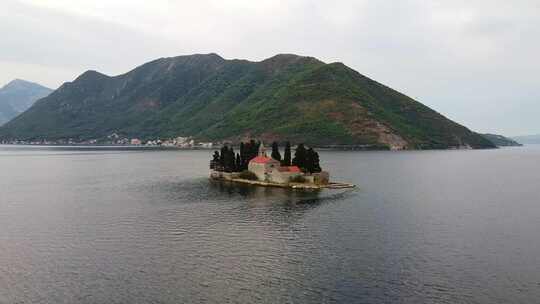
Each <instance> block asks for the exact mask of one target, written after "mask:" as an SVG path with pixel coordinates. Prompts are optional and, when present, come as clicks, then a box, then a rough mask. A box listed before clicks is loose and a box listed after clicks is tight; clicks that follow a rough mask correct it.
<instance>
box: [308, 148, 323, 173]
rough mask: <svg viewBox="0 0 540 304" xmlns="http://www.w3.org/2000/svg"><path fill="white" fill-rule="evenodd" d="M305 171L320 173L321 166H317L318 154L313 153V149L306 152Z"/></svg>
mask: <svg viewBox="0 0 540 304" xmlns="http://www.w3.org/2000/svg"><path fill="white" fill-rule="evenodd" d="M305 170H306V172H308V173H318V172H321V166H320V164H319V153H317V152H315V150H313V148H309V149H308V150H307V151H306V163H305Z"/></svg>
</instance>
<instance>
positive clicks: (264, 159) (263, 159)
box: [249, 156, 272, 164]
mask: <svg viewBox="0 0 540 304" xmlns="http://www.w3.org/2000/svg"><path fill="white" fill-rule="evenodd" d="M271 160H272V159H271V158H270V157H266V156H257V157H255V158H252V159H251V160H250V161H249V162H250V163H251V162H254V163H257V164H266V163H267V162H269V161H271Z"/></svg>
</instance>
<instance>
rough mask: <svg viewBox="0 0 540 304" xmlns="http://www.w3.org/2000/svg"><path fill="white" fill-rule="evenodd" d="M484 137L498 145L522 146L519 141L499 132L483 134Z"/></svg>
mask: <svg viewBox="0 0 540 304" xmlns="http://www.w3.org/2000/svg"><path fill="white" fill-rule="evenodd" d="M482 136H483V137H484V138H486V139H487V140H489V141H491V142H492V143H493V144H494V145H496V146H497V147H519V146H522V144H520V143H519V142H517V141H515V140H513V139H511V138H508V137H505V136H502V135H498V134H489V133H486V134H482Z"/></svg>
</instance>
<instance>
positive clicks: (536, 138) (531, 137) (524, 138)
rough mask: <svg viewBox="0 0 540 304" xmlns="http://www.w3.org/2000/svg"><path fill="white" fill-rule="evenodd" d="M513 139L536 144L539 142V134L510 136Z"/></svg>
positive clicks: (527, 143) (526, 143)
mask: <svg viewBox="0 0 540 304" xmlns="http://www.w3.org/2000/svg"><path fill="white" fill-rule="evenodd" d="M512 138H513V139H514V140H515V141H517V142H519V143H521V144H525V145H531V144H532V145H537V144H540V134H537V135H524V136H514V137H512Z"/></svg>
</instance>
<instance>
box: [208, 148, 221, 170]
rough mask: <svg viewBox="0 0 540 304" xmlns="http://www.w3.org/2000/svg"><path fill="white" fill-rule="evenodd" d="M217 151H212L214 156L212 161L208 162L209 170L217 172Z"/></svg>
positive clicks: (218, 157)
mask: <svg viewBox="0 0 540 304" xmlns="http://www.w3.org/2000/svg"><path fill="white" fill-rule="evenodd" d="M219 159H220V156H219V151H214V155H213V156H212V161H211V162H210V169H213V170H216V171H219Z"/></svg>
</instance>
